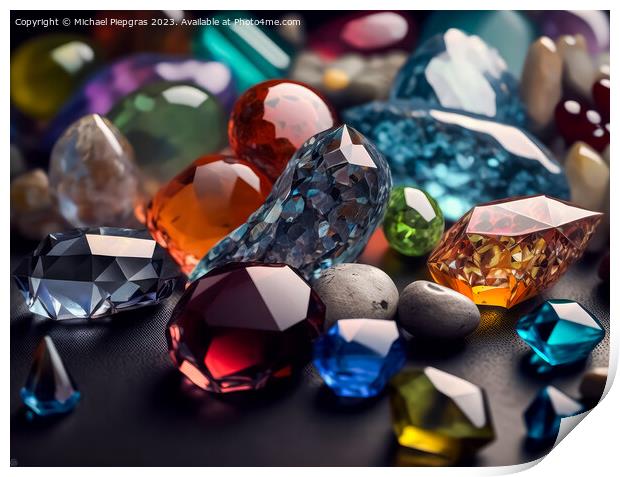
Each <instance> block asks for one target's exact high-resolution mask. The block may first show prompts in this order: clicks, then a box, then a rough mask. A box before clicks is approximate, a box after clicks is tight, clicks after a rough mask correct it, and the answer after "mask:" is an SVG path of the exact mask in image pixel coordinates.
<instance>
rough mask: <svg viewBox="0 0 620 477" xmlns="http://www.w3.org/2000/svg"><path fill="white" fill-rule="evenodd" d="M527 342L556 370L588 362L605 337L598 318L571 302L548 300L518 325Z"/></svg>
mask: <svg viewBox="0 0 620 477" xmlns="http://www.w3.org/2000/svg"><path fill="white" fill-rule="evenodd" d="M517 333H518V335H519V336H520V337H521V339H522V340H523V341H525V342H526V343H527V344H528V345H530V346H531V348H532V349H533V350H534V351H535V352H536V354H538V356H540V357H541V358H542V359H544V360H545V361H546V362H547V363H549V364H550V365H552V366H556V365H561V364H570V363H574V362H577V361H581V360H584V359H586V358H587V357H588V355H589V354H590V352H591V351H592V350H593V349H594V347H595V346H596V345H597V344H598V343H600V341H601V340H602V339H603V338H604V337H605V330H604V329H603V326H602V325H601V323H600V322H599V321H598V320H597V319H596V318H595V316H594V315H593V314H592V313H590V312H589V311H588V310H586V309H585V308H584V307H583V306H581V305H580V304H579V303H577V302H574V301H571V300H548V301H546V302H545V303H543V304H542V305H540V306H539V307H538V308H536V309H535V310H534V311H533V312H532V313H529V314H527V315H525V316H524V317H523V318H521V319H520V320H519V321H518V323H517Z"/></svg>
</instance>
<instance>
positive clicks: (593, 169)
mask: <svg viewBox="0 0 620 477" xmlns="http://www.w3.org/2000/svg"><path fill="white" fill-rule="evenodd" d="M564 167H565V170H566V177H567V178H568V183H569V185H570V192H571V194H570V195H571V202H573V203H574V204H576V205H578V206H579V207H583V208H584V209H589V210H596V211H602V210H603V209H604V207H605V200H606V199H607V187H608V186H609V166H608V165H607V164H606V163H605V161H604V160H603V158H602V157H601V156H600V155H599V154H598V153H597V152H596V151H595V150H594V149H592V148H591V147H590V146H588V145H587V144H586V143H584V142H581V141H578V142H576V143H575V144H573V145H572V146H571V148H570V149H569V151H568V154H567V156H566V160H565V161H564Z"/></svg>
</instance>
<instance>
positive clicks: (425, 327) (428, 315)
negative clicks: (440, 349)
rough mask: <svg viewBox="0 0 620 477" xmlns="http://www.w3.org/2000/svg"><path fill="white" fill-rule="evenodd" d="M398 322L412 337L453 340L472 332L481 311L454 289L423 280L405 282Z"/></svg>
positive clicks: (399, 304) (477, 322)
mask: <svg viewBox="0 0 620 477" xmlns="http://www.w3.org/2000/svg"><path fill="white" fill-rule="evenodd" d="M398 322H399V323H400V325H401V326H402V327H403V328H404V329H405V330H406V331H407V332H409V333H411V334H412V335H414V336H419V337H425V338H436V339H445V340H454V339H459V338H464V337H465V336H467V335H469V334H471V333H473V332H474V330H475V329H476V328H477V327H478V324H479V323H480V311H479V310H478V307H477V306H476V305H475V303H474V302H473V301H471V300H470V299H469V298H467V297H466V296H464V295H461V294H460V293H458V292H455V291H454V290H452V289H450V288H447V287H444V286H442V285H437V284H436V283H433V282H428V281H426V280H418V281H415V282H413V283H410V284H409V285H407V287H406V288H405V289H404V290H403V292H402V293H401V295H400V301H399V303H398Z"/></svg>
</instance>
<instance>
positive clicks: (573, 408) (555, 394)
mask: <svg viewBox="0 0 620 477" xmlns="http://www.w3.org/2000/svg"><path fill="white" fill-rule="evenodd" d="M584 411H585V407H584V406H583V405H581V404H580V403H578V402H577V401H575V400H574V399H572V398H570V397H569V396H567V395H566V394H564V393H563V392H562V391H560V390H559V389H557V388H554V387H553V386H546V387H544V388H542V389H541V390H540V391H539V392H538V394H537V395H536V397H535V398H534V400H533V401H532V403H531V404H530V405H529V407H528V408H527V409H526V410H525V413H524V414H523V419H524V420H525V424H526V426H527V436H528V437H529V438H530V439H534V440H537V441H550V440H554V439H556V437H557V436H558V432H559V430H560V422H561V421H562V418H564V417H570V416H574V415H576V414H580V413H582V412H584Z"/></svg>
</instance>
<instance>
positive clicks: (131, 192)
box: [49, 114, 140, 227]
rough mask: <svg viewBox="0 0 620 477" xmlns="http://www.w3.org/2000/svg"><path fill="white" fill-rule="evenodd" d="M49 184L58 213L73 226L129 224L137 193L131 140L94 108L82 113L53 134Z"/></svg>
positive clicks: (133, 219) (132, 220)
mask: <svg viewBox="0 0 620 477" xmlns="http://www.w3.org/2000/svg"><path fill="white" fill-rule="evenodd" d="M49 178H50V188H51V191H52V194H53V195H54V197H55V199H56V201H57V202H58V208H59V210H60V213H61V214H62V215H63V216H64V217H65V219H67V221H68V222H69V223H71V224H72V225H74V226H76V227H85V226H111V227H130V226H132V225H135V224H136V219H135V217H134V208H135V206H136V203H137V202H138V201H139V199H140V180H139V176H138V169H137V167H136V165H135V162H134V153H133V149H132V147H131V145H130V144H129V142H128V141H127V139H125V137H124V136H123V135H122V134H121V133H120V131H119V130H118V129H117V128H116V126H114V125H113V124H112V123H111V122H110V121H108V120H107V119H106V118H104V117H101V116H99V115H98V114H91V115H88V116H84V117H83V118H81V119H79V120H77V121H76V122H75V123H73V124H72V125H71V126H69V127H68V128H67V130H66V131H65V133H64V134H63V135H62V136H61V137H60V139H58V141H57V142H56V144H55V146H54V149H53V150H52V156H51V158H50V170H49Z"/></svg>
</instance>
